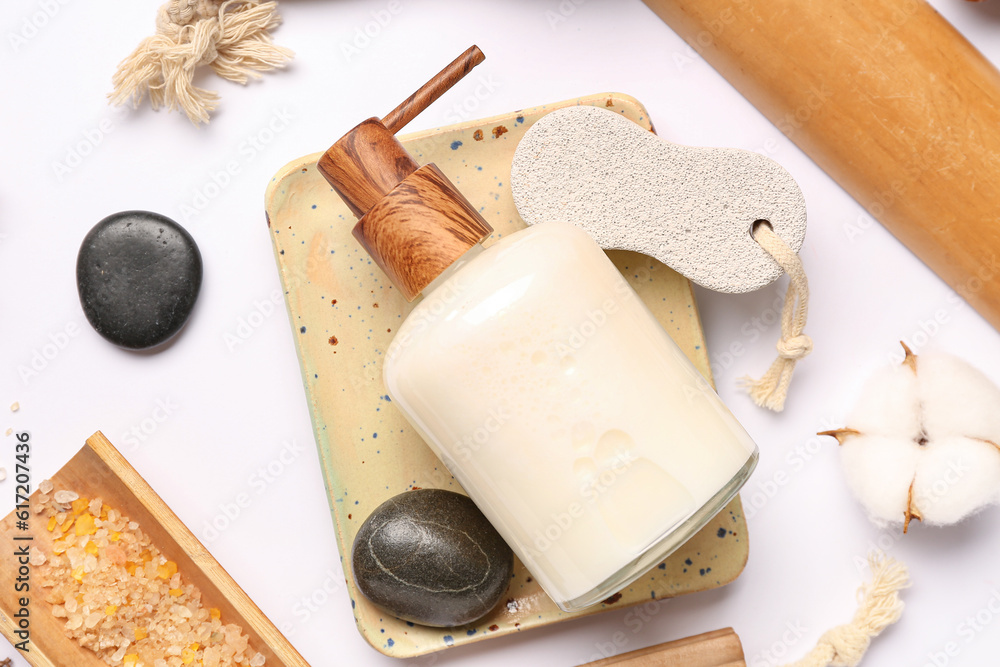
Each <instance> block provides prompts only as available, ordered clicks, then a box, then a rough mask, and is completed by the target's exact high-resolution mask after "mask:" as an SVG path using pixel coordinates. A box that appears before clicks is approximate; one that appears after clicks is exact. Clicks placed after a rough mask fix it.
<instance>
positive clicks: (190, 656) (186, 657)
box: [175, 648, 194, 665]
mask: <svg viewBox="0 0 1000 667" xmlns="http://www.w3.org/2000/svg"><path fill="white" fill-rule="evenodd" d="M175 650H176V649H175ZM181 662H183V663H184V664H185V665H190V664H191V663H192V662H194V651H192V650H191V649H189V648H186V649H184V650H183V651H181Z"/></svg>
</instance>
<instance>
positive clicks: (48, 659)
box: [0, 432, 309, 667]
mask: <svg viewBox="0 0 1000 667" xmlns="http://www.w3.org/2000/svg"><path fill="white" fill-rule="evenodd" d="M40 481H41V480H36V482H40ZM52 483H53V484H54V485H55V488H56V489H69V490H73V491H76V492H77V493H79V494H80V496H81V497H84V498H102V499H103V500H104V502H105V504H107V505H109V506H110V507H113V508H115V509H117V510H119V511H120V512H121V513H122V514H123V515H125V516H127V517H128V518H129V519H131V520H132V521H137V522H138V523H139V527H140V529H141V530H142V531H143V532H144V533H146V534H147V535H149V537H150V538H151V539H152V541H153V544H155V545H156V547H157V548H158V549H159V550H160V552H161V553H162V554H163V555H164V556H166V557H167V558H169V559H170V560H172V561H174V562H175V563H177V566H178V572H180V574H181V576H182V577H183V578H184V580H185V581H188V582H190V583H193V584H195V585H196V586H197V587H198V588H199V589H200V590H201V594H202V595H201V599H202V602H203V604H204V605H205V606H206V607H216V608H218V609H219V610H220V611H221V612H222V622H223V623H236V624H237V625H239V626H240V627H241V628H243V632H244V634H246V635H249V637H250V646H252V647H253V648H254V649H256V650H258V651H260V652H261V653H263V654H264V657H265V658H266V660H267V663H266V664H267V666H268V667H272V666H273V667H309V665H308V663H306V661H305V660H303V659H302V656H300V655H299V654H298V652H297V651H296V650H295V649H294V648H292V645H291V644H289V643H288V640H287V639H285V637H284V636H282V634H281V633H280V632H279V631H278V629H277V628H276V627H275V626H274V624H273V623H271V621H269V620H268V619H267V617H266V616H264V614H263V612H261V610H260V609H258V608H257V605H255V604H254V603H253V602H252V601H251V600H250V598H249V597H248V596H247V594H246V593H245V592H244V591H243V589H242V588H240V587H239V585H238V584H237V583H236V582H235V581H233V578H232V577H231V576H229V573H228V572H226V571H225V570H224V569H223V568H222V566H221V565H220V564H219V562H218V561H217V560H215V558H213V557H212V554H210V553H208V551H207V550H206V549H205V547H203V546H202V544H201V542H199V541H198V539H197V538H196V537H195V536H194V535H193V534H192V533H191V531H190V530H188V528H187V526H185V525H184V524H183V523H181V520H180V519H178V518H177V515H176V514H174V513H173V512H172V511H171V510H170V508H169V507H167V505H166V503H164V502H163V499H161V498H160V497H159V496H158V495H157V494H156V492H155V491H153V489H152V488H151V487H150V486H149V484H147V483H146V480H144V479H143V478H142V477H141V476H140V475H139V473H138V472H136V470H135V468H133V467H132V466H131V465H129V463H128V461H126V460H125V458H124V457H123V456H122V455H121V454H120V453H119V452H118V450H117V449H115V447H114V445H112V444H111V443H110V442H109V441H108V439H107V438H105V437H104V435H103V434H102V433H100V432H97V433H95V434H94V435H92V436H91V437H90V438H88V439H87V444H86V445H84V446H83V448H82V449H81V450H80V451H79V452H77V454H76V455H75V456H74V457H73V458H72V459H70V460H69V462H68V463H67V464H66V465H64V466H63V467H62V468H60V469H59V472H57V473H56V474H55V475H53V476H52ZM31 486H32V488H34V487H37V483H33V484H31ZM18 493H21V491H20V490H19V491H18ZM37 495H38V492H37V491H36V492H35V493H33V494H32V495H31V501H30V502H29V503H28V505H29V506H34V505H35V498H36V496H37ZM19 521H20V519H19V517H18V516H17V515H16V511H15V512H11V513H10V514H8V515H7V516H6V517H5V518H4V519H3V521H0V550H2V553H3V559H4V560H3V562H4V572H3V576H0V584H2V586H3V588H2V589H0V634H2V635H3V636H4V637H6V638H7V640H8V641H10V643H11V644H16V643H18V642H20V641H22V639H23V638H22V637H17V636H16V634H15V633H16V632H17V631H18V629H19V628H18V623H17V620H18V619H17V618H16V616H15V614H16V613H17V611H18V610H19V605H18V602H19V597H20V596H24V595H25V593H16V592H15V589H14V582H13V581H12V580H13V578H14V574H15V570H16V568H14V567H8V565H9V564H12V563H14V556H13V554H14V553H15V549H17V548H18V547H21V546H24V545H28V546H31V545H35V546H37V547H38V548H39V549H41V550H42V551H43V552H45V553H46V554H50V555H51V553H52V541H53V535H54V534H53V533H51V532H49V531H47V530H46V526H45V523H46V522H45V520H44V515H35V514H33V513H32V514H31V515H30V517H29V518H28V520H27V521H28V526H27V530H22V529H21V528H20V527H18V523H19ZM29 578H30V574H29ZM29 584H30V581H29ZM45 591H46V589H44V588H41V587H40V586H37V585H33V586H32V590H31V591H29V594H28V596H29V599H30V604H29V607H28V610H29V619H30V627H29V628H28V632H29V644H28V652H26V653H24V652H22V653H21V656H22V657H23V658H24V659H25V660H27V661H28V663H29V664H30V665H33V667H70V666H72V667H107V663H106V662H104V661H103V660H102V659H101V658H99V657H98V656H97V654H95V653H94V652H92V651H90V650H88V649H85V648H81V647H80V646H79V645H78V644H77V643H76V642H75V641H74V640H71V639H69V638H67V637H66V635H65V634H64V632H63V625H65V623H66V621H65V620H64V619H59V618H56V617H55V616H53V615H52V613H51V610H50V607H51V606H50V605H49V604H48V603H47V602H45V601H44V599H45Z"/></svg>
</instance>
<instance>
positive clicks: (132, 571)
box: [125, 561, 135, 575]
mask: <svg viewBox="0 0 1000 667" xmlns="http://www.w3.org/2000/svg"><path fill="white" fill-rule="evenodd" d="M125 571H126V572H128V573H129V574H132V575H134V574H135V563H133V562H131V561H129V562H126V563H125Z"/></svg>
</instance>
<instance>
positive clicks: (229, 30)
mask: <svg viewBox="0 0 1000 667" xmlns="http://www.w3.org/2000/svg"><path fill="white" fill-rule="evenodd" d="M277 7H278V5H277V3H276V2H258V1H257V0H226V1H225V2H223V1H222V0H170V2H168V3H167V4H165V5H163V6H162V7H160V10H159V13H158V14H157V17H156V35H154V36H152V37H147V38H146V39H144V40H143V41H142V43H141V44H139V46H138V48H136V50H135V51H134V52H133V53H132V55H130V56H129V57H128V58H126V59H125V60H123V61H122V62H121V63H120V64H119V65H118V71H117V72H115V75H114V77H113V78H112V83H114V86H115V89H114V91H113V92H112V93H110V94H109V95H108V98H109V99H110V101H111V103H112V104H114V105H115V106H120V105H122V104H125V103H126V102H128V101H130V100H131V102H132V106H133V107H138V106H139V104H140V103H141V102H142V100H143V99H144V98H145V97H146V95H149V101H150V104H151V105H152V107H153V108H154V109H159V108H160V107H167V108H168V109H180V110H181V111H183V112H184V113H185V114H187V117H188V118H189V119H190V120H191V122H192V123H194V124H195V125H197V124H198V123H207V122H208V119H209V112H211V111H213V110H214V109H215V102H216V100H218V98H219V96H218V95H217V94H216V93H215V92H214V91H211V90H205V89H203V88H197V87H195V86H194V84H193V83H192V81H193V79H194V73H195V70H196V69H197V68H198V67H199V66H201V65H208V66H209V67H211V68H212V69H213V70H214V71H215V73H216V74H218V75H219V76H221V77H223V78H224V79H229V80H230V81H235V82H237V83H243V84H245V83H246V82H247V80H248V79H249V78H250V77H253V78H258V77H260V74H258V72H263V71H267V70H270V69H275V68H278V67H283V66H284V64H285V61H287V60H289V59H290V58H291V57H292V56H293V53H292V52H291V51H290V50H289V49H286V48H284V47H281V46H275V45H274V44H272V43H271V37H270V31H271V30H272V29H274V28H275V27H276V26H277V25H278V24H279V23H281V17H279V16H278V13H277Z"/></svg>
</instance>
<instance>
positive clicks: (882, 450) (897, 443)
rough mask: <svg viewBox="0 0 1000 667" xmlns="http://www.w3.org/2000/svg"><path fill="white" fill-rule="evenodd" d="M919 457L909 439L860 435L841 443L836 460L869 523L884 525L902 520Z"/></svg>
mask: <svg viewBox="0 0 1000 667" xmlns="http://www.w3.org/2000/svg"><path fill="white" fill-rule="evenodd" d="M923 453H924V452H922V451H920V449H919V448H917V447H914V446H913V440H912V439H909V438H900V437H886V436H880V435H862V436H855V437H850V438H847V439H846V440H845V441H844V444H843V446H842V447H841V448H840V460H841V462H843V464H844V472H845V474H846V476H847V483H848V485H849V486H850V487H851V491H853V492H854V495H855V496H857V497H858V499H859V500H861V503H862V504H863V505H864V506H865V509H866V510H867V511H868V515H869V516H870V517H871V518H872V521H874V522H875V523H877V524H879V525H885V524H888V523H899V522H900V521H902V520H903V515H904V513H905V512H906V503H907V498H908V496H909V491H910V482H911V481H913V477H914V475H915V474H916V470H917V462H918V460H919V459H920V458H921V455H922V454H923Z"/></svg>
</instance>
